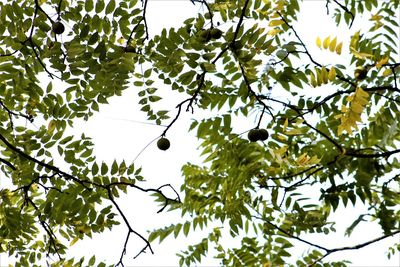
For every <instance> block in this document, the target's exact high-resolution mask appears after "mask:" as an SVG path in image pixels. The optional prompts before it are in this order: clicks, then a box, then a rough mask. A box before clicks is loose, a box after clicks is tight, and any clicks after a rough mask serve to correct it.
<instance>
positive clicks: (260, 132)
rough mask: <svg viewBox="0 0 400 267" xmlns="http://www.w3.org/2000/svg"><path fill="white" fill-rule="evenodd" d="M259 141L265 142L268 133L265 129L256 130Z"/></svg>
mask: <svg viewBox="0 0 400 267" xmlns="http://www.w3.org/2000/svg"><path fill="white" fill-rule="evenodd" d="M258 135H259V140H261V141H265V140H267V138H268V136H269V134H268V131H267V130H265V129H258Z"/></svg>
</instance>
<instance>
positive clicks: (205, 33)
mask: <svg viewBox="0 0 400 267" xmlns="http://www.w3.org/2000/svg"><path fill="white" fill-rule="evenodd" d="M200 37H201V39H202V41H203V42H208V41H210V40H211V30H210V29H207V30H201V31H200Z"/></svg>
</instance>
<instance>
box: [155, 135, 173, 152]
mask: <svg viewBox="0 0 400 267" xmlns="http://www.w3.org/2000/svg"><path fill="white" fill-rule="evenodd" d="M170 146H171V143H170V142H169V140H168V139H167V138H165V137H161V138H160V139H158V141H157V147H158V148H159V149H160V150H164V151H165V150H167V149H168V148H169V147H170Z"/></svg>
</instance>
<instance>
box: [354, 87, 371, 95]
mask: <svg viewBox="0 0 400 267" xmlns="http://www.w3.org/2000/svg"><path fill="white" fill-rule="evenodd" d="M356 95H357V96H360V97H369V94H368V93H367V92H365V91H364V90H363V89H362V88H361V87H357V89H356Z"/></svg>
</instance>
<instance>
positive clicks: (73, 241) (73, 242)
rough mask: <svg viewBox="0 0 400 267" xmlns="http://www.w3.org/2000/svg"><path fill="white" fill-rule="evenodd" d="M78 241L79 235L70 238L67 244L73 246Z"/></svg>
mask: <svg viewBox="0 0 400 267" xmlns="http://www.w3.org/2000/svg"><path fill="white" fill-rule="evenodd" d="M78 241H79V237H75V238H74V239H72V241H71V243H69V246H73V245H74V244H75V243H76V242H78Z"/></svg>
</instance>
